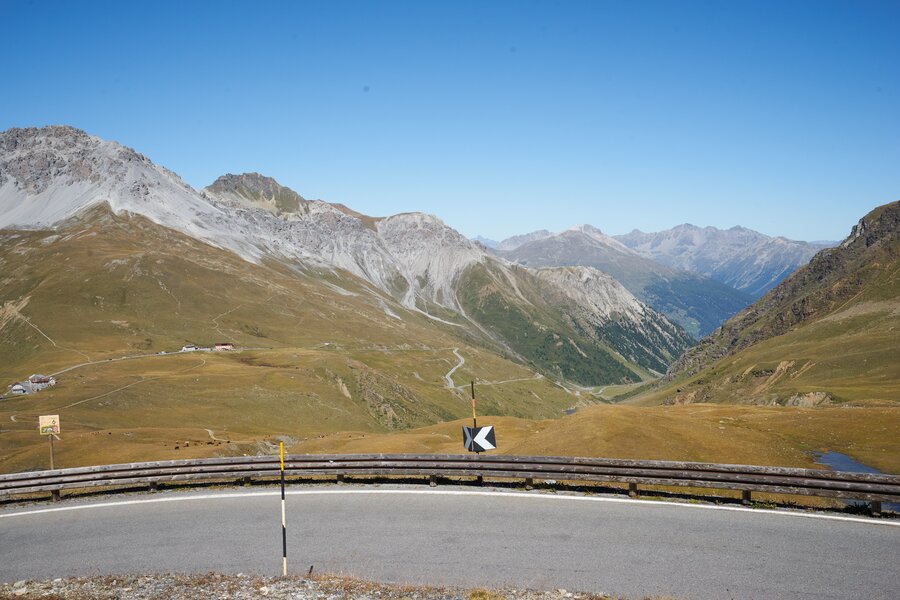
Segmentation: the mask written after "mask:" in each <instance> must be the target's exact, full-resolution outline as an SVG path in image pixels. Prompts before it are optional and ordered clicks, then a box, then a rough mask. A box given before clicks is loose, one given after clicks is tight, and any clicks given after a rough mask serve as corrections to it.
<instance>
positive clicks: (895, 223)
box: [841, 200, 900, 248]
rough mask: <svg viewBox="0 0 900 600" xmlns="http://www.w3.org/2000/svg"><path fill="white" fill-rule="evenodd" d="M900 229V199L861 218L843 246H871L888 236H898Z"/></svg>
mask: <svg viewBox="0 0 900 600" xmlns="http://www.w3.org/2000/svg"><path fill="white" fill-rule="evenodd" d="M898 229H900V200H898V201H896V202H891V203H890V204H885V205H884V206H880V207H878V208H876V209H875V210H873V211H872V212H870V213H869V214H867V215H866V216H865V217H863V218H862V219H860V220H859V222H858V223H857V224H856V225H854V226H853V229H852V230H850V235H849V236H848V237H847V239H845V240H844V241H843V242H842V243H841V248H849V247H851V246H856V245H864V246H865V247H868V246H871V245H873V244H875V243H876V242H878V241H880V240H882V239H884V238H886V237H889V236H890V237H896V236H897V230H898Z"/></svg>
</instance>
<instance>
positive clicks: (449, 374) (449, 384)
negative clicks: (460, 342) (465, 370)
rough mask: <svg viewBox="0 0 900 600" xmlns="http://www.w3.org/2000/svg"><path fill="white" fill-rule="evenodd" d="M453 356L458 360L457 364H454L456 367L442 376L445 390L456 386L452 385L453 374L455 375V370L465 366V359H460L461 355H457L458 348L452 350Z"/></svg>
mask: <svg viewBox="0 0 900 600" xmlns="http://www.w3.org/2000/svg"><path fill="white" fill-rule="evenodd" d="M453 354H455V355H456V358H458V359H459V362H458V363H456V366H455V367H453V368H452V369H450V370H449V371H447V374H446V375H444V381H446V382H447V389H449V390H452V389H453V388H455V387H456V386H455V385H454V383H453V374H454V373H456V370H457V369H458V368H460V367H461V366H463V365H464V364H466V359H464V358H463V357H462V354H460V353H459V348H454V349H453Z"/></svg>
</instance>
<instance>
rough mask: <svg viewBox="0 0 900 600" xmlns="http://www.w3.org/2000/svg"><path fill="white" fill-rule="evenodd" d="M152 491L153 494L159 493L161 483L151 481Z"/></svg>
mask: <svg viewBox="0 0 900 600" xmlns="http://www.w3.org/2000/svg"><path fill="white" fill-rule="evenodd" d="M150 491H151V492H157V491H159V482H158V481H151V482H150Z"/></svg>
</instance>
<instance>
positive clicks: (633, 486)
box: [628, 481, 638, 498]
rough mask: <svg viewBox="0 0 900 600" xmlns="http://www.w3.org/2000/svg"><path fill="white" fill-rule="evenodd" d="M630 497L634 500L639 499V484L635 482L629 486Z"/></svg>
mask: <svg viewBox="0 0 900 600" xmlns="http://www.w3.org/2000/svg"><path fill="white" fill-rule="evenodd" d="M628 495H629V496H631V497H632V498H637V495H638V489H637V484H636V483H634V482H633V481H632V482H630V483H629V484H628Z"/></svg>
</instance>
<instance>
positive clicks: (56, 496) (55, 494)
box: [50, 490, 60, 502]
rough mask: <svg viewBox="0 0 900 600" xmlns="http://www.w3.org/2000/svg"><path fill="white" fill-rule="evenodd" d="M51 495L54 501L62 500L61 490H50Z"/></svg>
mask: <svg viewBox="0 0 900 600" xmlns="http://www.w3.org/2000/svg"><path fill="white" fill-rule="evenodd" d="M50 497H51V498H53V501H54V502H59V501H60V496H59V490H50Z"/></svg>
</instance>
